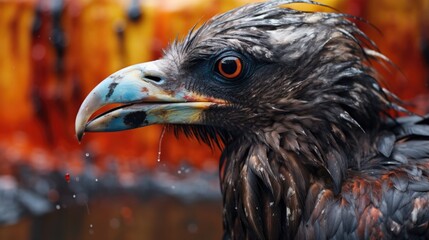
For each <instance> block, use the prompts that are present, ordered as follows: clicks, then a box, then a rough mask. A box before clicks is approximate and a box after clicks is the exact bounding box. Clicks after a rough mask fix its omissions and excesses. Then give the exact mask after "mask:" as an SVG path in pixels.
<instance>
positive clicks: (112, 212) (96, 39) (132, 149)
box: [0, 0, 429, 240]
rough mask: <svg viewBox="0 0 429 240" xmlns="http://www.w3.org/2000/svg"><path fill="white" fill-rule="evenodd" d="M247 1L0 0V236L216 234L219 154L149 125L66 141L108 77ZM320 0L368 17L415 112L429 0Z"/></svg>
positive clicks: (427, 104) (421, 105)
mask: <svg viewBox="0 0 429 240" xmlns="http://www.w3.org/2000/svg"><path fill="white" fill-rule="evenodd" d="M250 2H255V1H251V0H234V1H232V0H204V1H202V0H182V1H179V0H2V1H0V125H1V131H0V239H16V240H18V239H34V240H35V239H103V240H108V239H202V238H204V239H220V238H221V233H222V220H221V214H222V209H221V196H220V191H219V186H218V175H217V167H218V157H219V151H218V150H216V149H215V150H212V149H210V148H208V147H206V146H205V145H202V144H200V143H198V142H196V141H194V140H192V139H191V140H189V139H186V138H184V137H181V138H179V139H176V138H175V137H174V135H173V133H172V132H171V131H168V129H166V132H165V135H164V137H163V138H161V131H162V127H160V126H152V127H147V128H144V129H137V130H133V131H125V132H119V133H99V134H87V135H86V136H85V137H84V139H83V141H82V143H80V144H79V143H78V142H77V140H76V138H75V134H74V118H75V116H76V113H77V110H78V107H79V106H80V104H81V102H82V100H83V98H84V97H85V96H86V94H87V93H89V91H90V90H91V89H92V88H93V87H94V86H95V85H96V84H97V83H98V82H99V81H101V80H102V79H104V78H105V77H107V76H108V75H110V74H111V73H113V72H115V71H116V70H118V69H120V68H123V67H125V66H127V65H131V64H135V63H139V62H145V61H149V60H153V59H156V58H158V57H160V56H161V55H162V49H163V48H165V47H167V46H168V44H169V42H171V41H172V40H174V39H175V38H176V37H178V38H179V39H180V38H181V37H183V36H184V35H185V34H186V33H187V31H188V30H189V29H190V28H191V27H192V26H193V25H194V24H196V23H202V22H203V21H204V20H206V19H208V18H210V17H212V16H213V15H215V14H217V13H221V12H224V11H226V10H229V9H232V8H234V7H237V6H240V5H243V4H245V3H250ZM320 2H322V3H324V4H327V5H330V6H332V7H334V8H335V9H338V10H339V11H341V12H345V13H350V14H352V15H355V16H360V17H363V18H365V19H367V20H368V21H369V22H370V23H371V24H372V25H373V26H371V25H369V24H364V23H358V25H359V26H360V27H361V28H362V29H363V30H364V31H365V32H366V33H367V34H368V35H369V36H370V37H371V38H372V39H374V40H375V42H376V43H377V44H378V46H379V48H380V50H381V52H382V53H383V54H385V55H386V56H387V57H389V58H390V59H391V60H392V61H393V62H394V63H395V64H396V65H397V66H398V69H400V70H398V71H392V72H388V73H386V74H385V75H386V79H385V82H386V85H387V86H388V87H389V88H390V89H391V90H392V91H393V92H394V93H396V94H397V95H398V96H400V97H401V98H403V99H405V100H406V101H407V103H409V104H408V108H409V109H410V110H413V111H415V112H417V113H419V114H424V113H428V112H429V99H428V96H429V95H428V94H429V87H428V83H429V0H413V1H409V0H396V1H391V0H377V1H371V0H326V1H320ZM305 8H306V9H308V10H322V9H323V10H324V11H327V9H326V8H320V7H314V6H311V7H310V6H305ZM377 29H378V30H377ZM158 152H161V154H160V155H158Z"/></svg>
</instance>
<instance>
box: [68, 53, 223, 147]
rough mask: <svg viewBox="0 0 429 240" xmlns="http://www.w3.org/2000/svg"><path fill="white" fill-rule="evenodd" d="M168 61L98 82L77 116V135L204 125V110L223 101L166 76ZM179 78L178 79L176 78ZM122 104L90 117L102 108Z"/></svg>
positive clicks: (121, 73)
mask: <svg viewBox="0 0 429 240" xmlns="http://www.w3.org/2000/svg"><path fill="white" fill-rule="evenodd" d="M165 64H166V60H157V61H153V62H147V63H142V64H137V65H133V66H130V67H127V68H124V69H122V70H120V71H118V72H116V73H114V74H112V75H111V76H109V77H108V78H106V79H105V80H103V81H102V82H101V83H99V84H98V85H97V86H96V87H95V88H94V89H93V90H92V91H91V92H90V93H89V95H88V96H87V97H86V99H85V100H84V101H83V103H82V105H81V107H80V109H79V112H78V114H77V116H76V125H75V127H76V136H77V138H78V139H79V140H80V139H81V138H82V136H83V134H84V132H101V131H120V130H125V129H132V128H137V127H143V126H147V125H150V124H155V123H171V124H201V123H202V112H203V111H204V110H205V109H207V108H209V107H210V106H212V105H219V104H223V103H224V101H222V100H220V99H214V98H210V97H204V96H201V95H199V94H196V93H193V92H190V91H188V90H186V89H185V88H184V86H183V84H182V85H179V84H177V82H176V83H175V82H172V81H169V79H167V74H166V73H165V72H164V71H163V70H162V69H165V66H164V65H165ZM175 81H177V80H175ZM108 104H121V106H120V107H117V108H114V109H111V110H109V111H107V112H104V113H102V114H100V115H99V116H97V117H95V118H93V119H92V120H89V119H90V118H91V116H92V115H93V114H94V112H96V111H97V110H98V109H100V108H101V107H103V106H105V105H108Z"/></svg>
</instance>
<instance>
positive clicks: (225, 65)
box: [216, 56, 243, 79]
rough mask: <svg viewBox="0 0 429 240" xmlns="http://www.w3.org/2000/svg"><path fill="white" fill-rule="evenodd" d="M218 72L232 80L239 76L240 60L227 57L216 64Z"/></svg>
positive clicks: (241, 69)
mask: <svg viewBox="0 0 429 240" xmlns="http://www.w3.org/2000/svg"><path fill="white" fill-rule="evenodd" d="M216 65H217V70H218V72H219V73H220V74H221V75H222V76H223V77H225V78H228V79H234V78H236V77H238V76H240V74H241V72H242V71H243V64H242V62H241V59H240V58H238V57H234V56H228V57H224V58H222V59H220V60H219V61H218V62H217V64H216Z"/></svg>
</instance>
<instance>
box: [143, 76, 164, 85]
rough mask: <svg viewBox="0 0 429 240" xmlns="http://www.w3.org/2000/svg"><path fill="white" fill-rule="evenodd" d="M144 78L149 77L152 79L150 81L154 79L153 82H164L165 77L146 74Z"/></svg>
mask: <svg viewBox="0 0 429 240" xmlns="http://www.w3.org/2000/svg"><path fill="white" fill-rule="evenodd" d="M144 78H145V79H148V80H150V81H152V82H155V83H162V82H163V80H164V79H163V78H161V77H158V76H153V75H146V76H144Z"/></svg>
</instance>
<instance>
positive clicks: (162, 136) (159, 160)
mask: <svg viewBox="0 0 429 240" xmlns="http://www.w3.org/2000/svg"><path fill="white" fill-rule="evenodd" d="M166 128H167V126H163V127H162V132H161V135H160V136H159V142H158V156H157V161H158V162H161V148H162V140H163V138H164V134H165V130H166Z"/></svg>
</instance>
